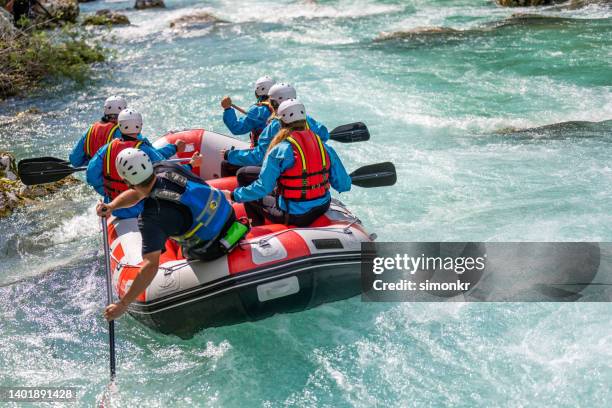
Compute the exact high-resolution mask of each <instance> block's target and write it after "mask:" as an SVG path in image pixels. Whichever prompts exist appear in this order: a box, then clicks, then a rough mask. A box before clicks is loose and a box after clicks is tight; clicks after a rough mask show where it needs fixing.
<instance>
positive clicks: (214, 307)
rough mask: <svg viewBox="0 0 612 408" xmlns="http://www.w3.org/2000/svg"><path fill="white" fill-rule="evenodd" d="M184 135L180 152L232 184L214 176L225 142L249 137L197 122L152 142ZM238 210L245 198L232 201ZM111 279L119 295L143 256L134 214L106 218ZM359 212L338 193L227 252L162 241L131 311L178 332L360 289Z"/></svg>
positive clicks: (207, 175) (260, 229) (216, 182)
mask: <svg viewBox="0 0 612 408" xmlns="http://www.w3.org/2000/svg"><path fill="white" fill-rule="evenodd" d="M179 138H180V139H182V140H184V141H185V142H186V143H187V149H186V151H185V152H184V153H181V154H180V156H184V157H191V156H192V155H193V153H194V151H199V152H201V153H202V155H203V160H202V162H203V164H202V167H200V168H196V169H194V172H195V173H196V174H199V175H200V177H202V178H203V179H205V180H208V183H209V184H210V185H211V186H213V187H215V188H222V189H229V190H232V189H234V188H236V178H235V177H226V178H219V171H220V162H221V156H220V151H221V150H222V149H229V148H231V147H232V146H233V147H235V148H246V147H248V144H247V143H245V142H242V141H239V140H237V139H234V138H231V137H228V136H224V135H220V134H218V133H214V132H209V131H205V130H203V129H194V130H187V131H181V132H176V133H170V134H168V135H166V136H164V137H162V138H161V139H159V140H158V141H156V143H155V145H156V147H160V146H163V145H164V144H166V143H173V142H174V141H175V140H176V139H179ZM234 209H235V211H236V215H237V216H239V217H240V216H244V215H245V211H244V206H243V205H242V204H234ZM108 232H109V241H110V247H111V267H112V270H113V283H114V287H115V289H116V291H117V293H118V294H119V296H123V295H124V294H125V293H126V291H127V290H128V289H129V287H130V285H131V284H132V282H133V280H134V278H135V277H136V275H137V274H138V271H139V265H140V263H141V262H142V256H141V243H142V241H141V236H140V232H139V231H138V226H137V221H136V219H116V218H111V219H109V223H108ZM372 240H373V236H371V235H370V234H368V233H367V232H366V231H365V230H364V228H363V226H362V225H361V222H360V221H359V219H357V218H356V217H355V216H354V215H353V214H351V212H350V211H349V210H348V209H347V208H346V207H345V206H344V205H343V204H342V203H340V202H339V201H336V200H333V203H332V205H331V207H330V209H329V210H328V211H327V213H325V214H324V215H323V216H321V217H320V218H319V219H318V220H316V221H315V222H314V223H313V224H312V226H310V227H308V228H295V227H292V226H285V225H281V224H266V225H263V226H257V227H253V228H252V230H251V231H250V232H249V234H248V235H247V236H246V238H245V239H244V240H242V241H241V242H240V244H239V246H238V247H236V249H234V250H233V251H232V252H231V253H230V254H229V255H228V256H225V257H223V258H220V259H217V260H215V261H212V262H201V261H187V260H186V259H185V258H184V257H183V255H182V253H181V250H180V247H179V246H178V245H177V244H176V242H174V241H173V240H168V241H167V242H166V252H165V253H163V254H162V256H161V262H160V264H161V265H160V269H159V271H158V273H157V275H156V277H155V279H154V280H153V282H152V283H151V285H150V286H149V287H148V288H147V290H146V291H145V292H144V293H143V294H142V295H141V296H140V297H139V298H138V300H137V301H136V302H134V303H133V304H132V305H131V306H130V308H129V313H130V314H131V315H132V316H133V317H135V318H136V319H137V320H139V321H141V322H142V323H144V324H145V325H147V326H149V327H151V328H152V329H155V330H158V331H160V332H162V333H166V334H175V335H178V336H180V337H183V338H189V337H191V336H193V334H195V333H196V332H197V331H199V330H201V329H203V328H206V327H212V326H223V325H228V324H235V323H240V322H245V321H251V320H257V319H262V318H265V317H268V316H271V315H273V314H275V313H283V312H296V311H301V310H304V309H308V308H311V307H315V306H317V305H320V304H323V303H328V302H333V301H336V300H341V299H346V298H349V297H352V296H355V295H357V294H359V293H360V291H361V283H360V259H361V252H360V248H361V243H362V242H370V241H372Z"/></svg>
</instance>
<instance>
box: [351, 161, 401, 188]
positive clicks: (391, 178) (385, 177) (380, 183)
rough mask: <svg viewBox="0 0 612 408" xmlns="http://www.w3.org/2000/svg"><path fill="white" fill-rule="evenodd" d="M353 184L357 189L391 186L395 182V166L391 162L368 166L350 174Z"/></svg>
mask: <svg viewBox="0 0 612 408" xmlns="http://www.w3.org/2000/svg"><path fill="white" fill-rule="evenodd" d="M351 180H352V181H353V184H354V185H356V186H359V187H365V188H370V187H385V186H392V185H394V184H395V182H396V181H397V174H396V173H395V166H394V165H393V163H391V162H384V163H377V164H370V165H369V166H363V167H360V168H358V169H357V170H355V171H354V172H352V173H351Z"/></svg>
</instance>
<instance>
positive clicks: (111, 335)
mask: <svg viewBox="0 0 612 408" xmlns="http://www.w3.org/2000/svg"><path fill="white" fill-rule="evenodd" d="M100 224H101V225H102V240H103V241H104V268H105V270H106V306H108V305H110V304H112V303H113V287H112V285H111V281H112V279H113V278H112V276H111V264H110V248H109V245H108V230H107V226H106V217H100ZM108 344H109V347H110V379H111V383H112V382H114V381H115V373H116V366H117V364H116V357H115V321H114V320H111V321H109V322H108Z"/></svg>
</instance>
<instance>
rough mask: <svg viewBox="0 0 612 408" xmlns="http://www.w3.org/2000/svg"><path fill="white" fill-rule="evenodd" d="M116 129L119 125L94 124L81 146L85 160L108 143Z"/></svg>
mask: <svg viewBox="0 0 612 408" xmlns="http://www.w3.org/2000/svg"><path fill="white" fill-rule="evenodd" d="M118 128H119V125H117V124H116V123H112V122H107V123H104V122H96V123H94V124H93V125H91V126H90V127H89V129H88V130H87V135H86V136H85V143H84V144H83V149H84V150H85V155H86V156H87V158H88V159H91V158H92V157H93V155H94V154H96V152H97V151H98V150H100V148H101V147H102V146H104V145H105V144H107V143H110V141H111V140H112V139H113V135H114V134H115V130H117V129H118Z"/></svg>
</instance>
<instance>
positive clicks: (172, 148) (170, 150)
mask: <svg viewBox="0 0 612 408" xmlns="http://www.w3.org/2000/svg"><path fill="white" fill-rule="evenodd" d="M153 149H155V148H154V147H153ZM155 150H157V152H158V153H159V154H160V155H161V156H162V157H163V158H164V159H169V158H170V157H172V156H174V155H175V154H176V145H173V144H167V145H165V146H164V147H160V148H159V149H155Z"/></svg>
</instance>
